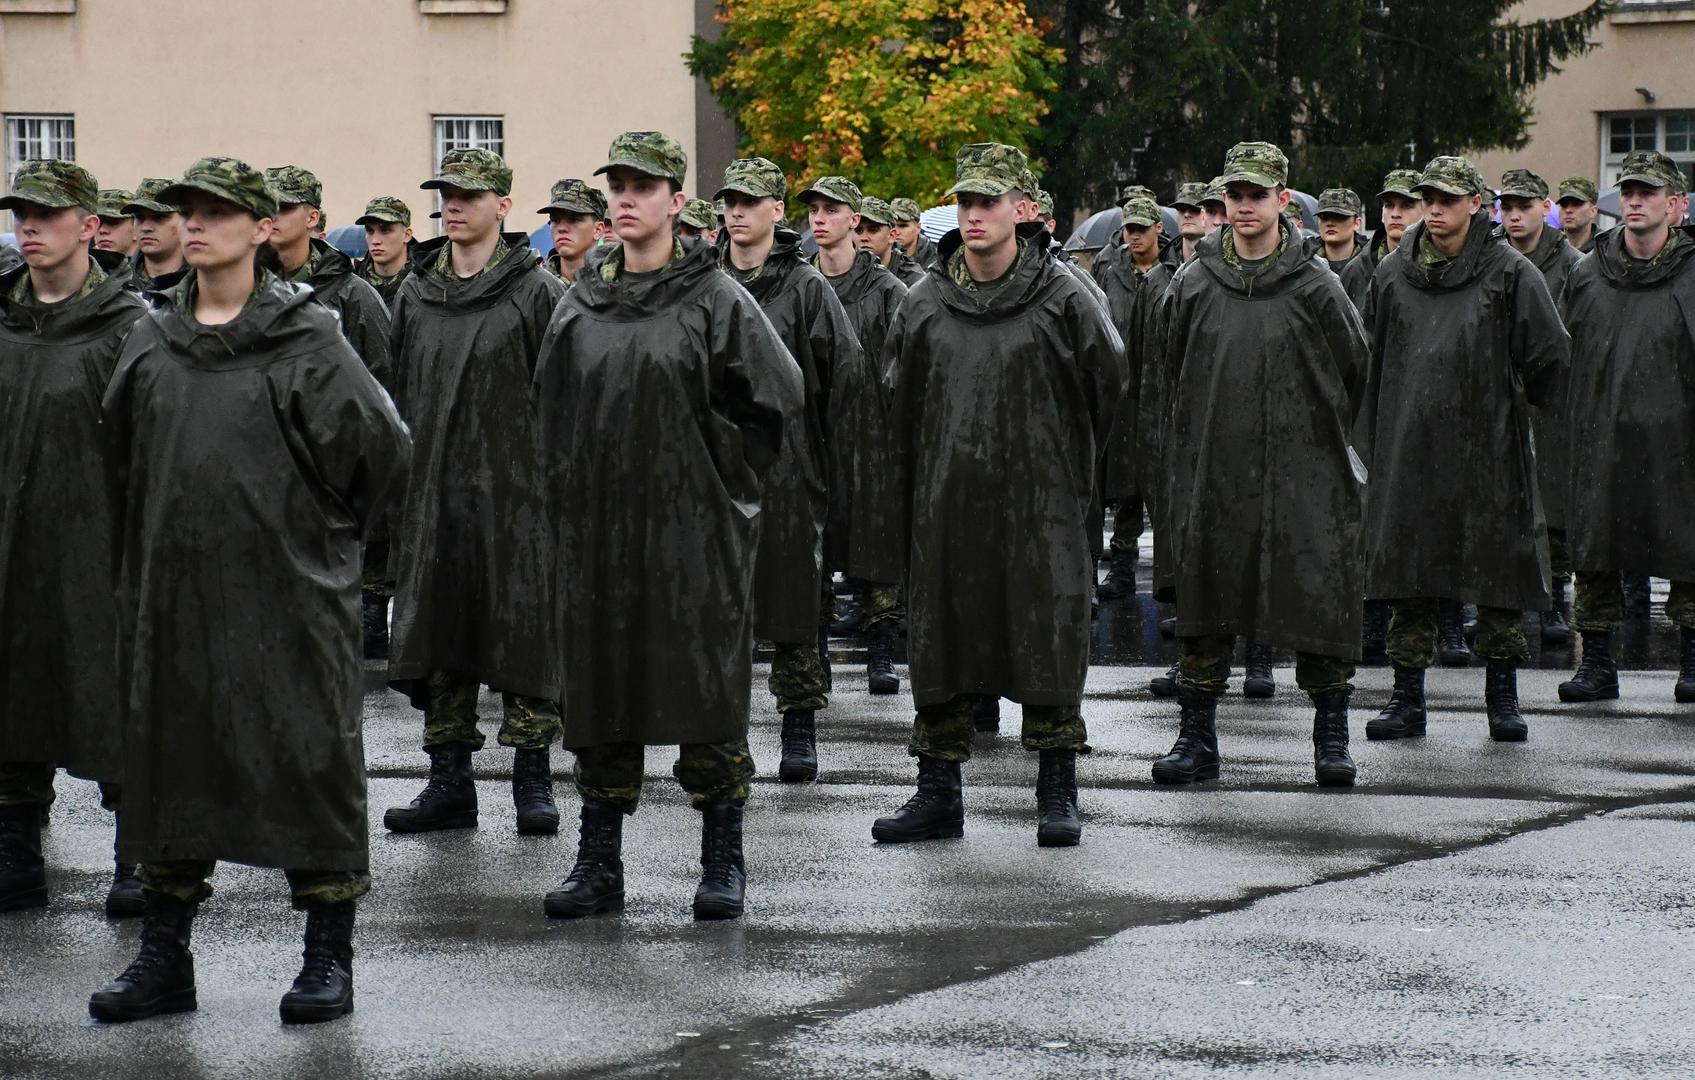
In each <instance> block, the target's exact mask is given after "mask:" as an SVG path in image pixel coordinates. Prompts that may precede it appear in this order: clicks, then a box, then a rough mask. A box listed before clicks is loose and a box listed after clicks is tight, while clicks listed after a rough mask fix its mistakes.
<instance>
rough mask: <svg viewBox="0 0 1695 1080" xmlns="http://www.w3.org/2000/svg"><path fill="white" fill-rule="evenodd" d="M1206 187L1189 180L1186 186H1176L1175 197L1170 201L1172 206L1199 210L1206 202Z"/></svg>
mask: <svg viewBox="0 0 1695 1080" xmlns="http://www.w3.org/2000/svg"><path fill="white" fill-rule="evenodd" d="M1206 197H1207V186H1206V185H1205V184H1202V183H1197V182H1195V181H1193V180H1191V181H1190V182H1189V183H1187V184H1178V185H1177V197H1176V198H1174V199H1172V200H1171V205H1172V206H1192V207H1194V208H1195V209H1197V210H1199V209H1200V208H1201V204H1202V203H1204V202H1206Z"/></svg>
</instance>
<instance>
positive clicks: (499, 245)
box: [429, 236, 512, 281]
mask: <svg viewBox="0 0 1695 1080" xmlns="http://www.w3.org/2000/svg"><path fill="white" fill-rule="evenodd" d="M511 250H512V248H511V245H509V244H507V242H506V238H505V237H504V236H502V237H499V238H498V239H496V240H495V242H494V250H493V251H492V252H490V253H489V257H488V262H487V263H486V264H485V265H484V266H483V268H482V269H481V270H478V271H477V272H476V273H474V274H472V275H471V276H470V277H465V278H462V277H460V276H459V275H457V274H455V273H454V272H453V242H452V241H451V240H450V241H448V242H447V243H445V244H443V245H442V246H441V254H439V255H437V256H436V259H435V262H433V263H431V264H430V267H429V274H430V276H431V277H433V278H435V279H436V280H437V281H475V280H476V279H477V278H480V277H482V276H483V275H484V274H486V273H488V272H489V271H490V270H493V269H494V268H495V267H497V266H499V265H500V264H501V263H502V262H503V261H504V260H505V259H506V256H507V254H508V253H509V252H511Z"/></svg>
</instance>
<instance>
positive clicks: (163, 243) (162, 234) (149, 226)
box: [135, 210, 182, 256]
mask: <svg viewBox="0 0 1695 1080" xmlns="http://www.w3.org/2000/svg"><path fill="white" fill-rule="evenodd" d="M135 242H136V246H137V247H138V248H140V249H141V253H142V254H143V255H165V256H169V255H175V254H176V253H177V252H178V251H180V250H182V220H181V219H180V218H178V217H177V215H175V214H155V213H153V212H152V211H151V210H138V211H136V214H135Z"/></svg>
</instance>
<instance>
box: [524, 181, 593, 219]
mask: <svg viewBox="0 0 1695 1080" xmlns="http://www.w3.org/2000/svg"><path fill="white" fill-rule="evenodd" d="M555 210H563V211H565V212H566V213H568V214H588V215H590V216H591V217H593V218H594V219H595V220H596V221H605V220H606V215H607V206H606V193H605V192H603V191H601V190H600V189H599V188H596V187H590V186H589V185H587V184H585V183H583V182H582V181H581V180H555V181H554V182H553V190H552V191H551V192H550V193H549V194H548V197H547V205H546V206H544V207H542V208H541V209H540V210H537V211H536V213H538V214H551V213H553V212H554V211H555Z"/></svg>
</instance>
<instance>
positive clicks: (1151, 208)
mask: <svg viewBox="0 0 1695 1080" xmlns="http://www.w3.org/2000/svg"><path fill="white" fill-rule="evenodd" d="M1161 220H1162V219H1161V218H1160V214H1159V204H1158V203H1156V202H1154V201H1153V200H1152V199H1150V198H1147V197H1146V196H1143V195H1138V196H1136V197H1135V198H1133V199H1130V200H1128V201H1127V202H1125V204H1124V224H1126V225H1150V226H1151V225H1158V224H1159V223H1160V221H1161Z"/></svg>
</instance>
